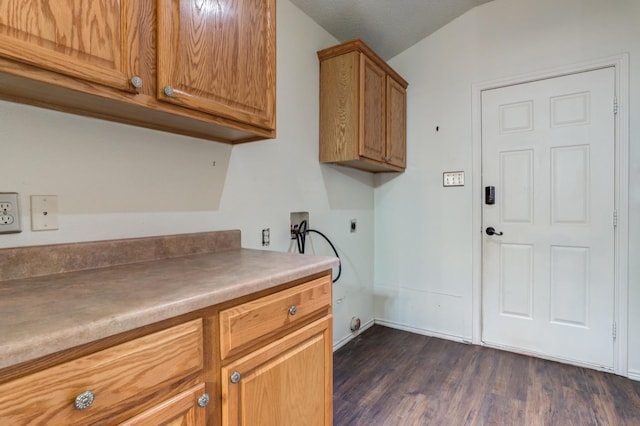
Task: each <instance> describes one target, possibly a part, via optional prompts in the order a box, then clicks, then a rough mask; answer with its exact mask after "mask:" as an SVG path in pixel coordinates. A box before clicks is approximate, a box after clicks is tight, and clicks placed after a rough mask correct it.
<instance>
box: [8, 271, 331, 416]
mask: <svg viewBox="0 0 640 426" xmlns="http://www.w3.org/2000/svg"><path fill="white" fill-rule="evenodd" d="M313 278H314V279H306V280H304V279H303V280H300V281H297V282H294V283H289V284H288V285H285V286H284V287H285V288H283V289H279V290H277V291H265V292H262V294H260V295H256V296H245V297H243V298H241V299H239V300H236V301H230V302H226V303H224V304H221V305H214V306H210V307H208V308H205V309H202V310H199V311H196V312H192V313H189V314H185V315H183V316H180V317H176V318H171V319H168V320H166V321H164V322H161V323H156V324H151V325H148V326H145V327H143V328H141V329H136V330H131V331H129V332H126V333H124V334H123V335H118V336H112V337H111V338H106V339H103V340H101V341H97V342H89V343H87V344H86V345H85V346H84V347H78V348H71V349H68V350H66V351H63V352H60V353H55V354H52V355H50V356H48V357H47V358H43V359H39V360H33V361H32V362H33V364H31V365H30V364H29V363H27V365H18V366H14V367H9V368H7V369H4V370H0V425H5V424H6V425H16V426H21V425H30V426H31V425H69V424H73V425H92V424H121V425H149V426H152V425H153V426H155V425H181V426H201V425H217V424H220V422H221V421H222V424H224V425H245V426H252V425H261V426H269V425H273V426H281V425H318V426H321V425H324V426H327V425H331V424H332V418H333V413H332V383H333V377H332V375H333V361H332V360H333V354H332V313H331V301H332V296H331V291H332V283H331V275H330V273H328V272H327V273H325V274H319V275H318V276H315V277H313Z"/></svg>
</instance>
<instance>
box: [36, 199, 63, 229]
mask: <svg viewBox="0 0 640 426" xmlns="http://www.w3.org/2000/svg"><path fill="white" fill-rule="evenodd" d="M56 229H58V196H57V195H32V196H31V230H32V231H53V230H56Z"/></svg>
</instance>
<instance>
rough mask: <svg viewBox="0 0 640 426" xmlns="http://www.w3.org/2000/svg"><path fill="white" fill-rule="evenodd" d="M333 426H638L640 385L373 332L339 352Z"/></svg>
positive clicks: (429, 340) (450, 344) (512, 356)
mask: <svg viewBox="0 0 640 426" xmlns="http://www.w3.org/2000/svg"><path fill="white" fill-rule="evenodd" d="M333 403H334V425H335V426H345V425H367V426H370V425H394V426H395V425H402V426H405V425H562V426H564V425H580V426H582V425H640V382H636V381H632V380H629V379H626V378H623V377H620V376H616V375H613V374H608V373H603V372H599V371H594V370H590V369H586V368H579V367H574V366H569V365H564V364H560V363H556V362H552V361H545V360H542V359H538V358H532V357H528V356H523V355H518V354H513V353H509V352H503V351H499V350H495V349H489V348H484V347H481V346H475V345H465V344H462V343H456V342H451V341H448V340H442V339H437V338H433V337H426V336H421V335H417V334H413V333H408V332H404V331H399V330H394V329H390V328H387V327H382V326H377V325H376V326H373V327H372V328H370V329H369V330H366V331H365V332H364V333H362V334H361V335H360V336H358V337H356V338H355V339H354V340H352V341H351V342H349V343H348V344H347V345H345V346H344V347H342V348H341V349H339V350H338V351H337V352H336V353H335V354H334V398H333Z"/></svg>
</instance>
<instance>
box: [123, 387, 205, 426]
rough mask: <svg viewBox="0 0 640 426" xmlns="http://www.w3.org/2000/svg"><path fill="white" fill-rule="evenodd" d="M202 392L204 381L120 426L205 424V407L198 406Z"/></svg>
mask: <svg viewBox="0 0 640 426" xmlns="http://www.w3.org/2000/svg"><path fill="white" fill-rule="evenodd" d="M202 394H204V383H203V384H200V385H198V386H195V387H193V388H191V389H189V390H188V391H185V392H182V393H181V394H178V395H176V396H175V397H173V398H171V399H169V400H167V401H165V402H163V403H161V404H158V405H156V406H155V407H153V408H150V409H149V410H147V411H145V412H143V413H141V414H139V415H137V416H135V417H134V418H132V419H129V420H127V421H126V422H123V423H120V426H147V425H148V426H156V425H164V426H174V425H175V426H204V425H205V424H206V415H205V414H206V413H205V409H204V407H200V406H198V398H200V396H202Z"/></svg>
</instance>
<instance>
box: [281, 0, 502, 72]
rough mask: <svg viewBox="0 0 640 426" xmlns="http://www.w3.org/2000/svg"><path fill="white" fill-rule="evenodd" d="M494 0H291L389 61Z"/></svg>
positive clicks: (326, 26) (340, 34) (335, 33)
mask: <svg viewBox="0 0 640 426" xmlns="http://www.w3.org/2000/svg"><path fill="white" fill-rule="evenodd" d="M488 1H491V0H291V2H292V3H293V4H295V5H296V6H298V7H299V8H300V9H301V10H302V11H303V12H304V13H306V14H307V15H309V16H310V17H311V18H312V19H313V20H314V21H316V22H317V23H318V24H319V25H320V26H321V27H322V28H324V29H325V30H327V31H328V32H329V33H330V34H331V35H333V36H334V37H335V38H337V39H338V40H340V42H343V41H347V40H351V39H354V38H360V39H362V41H364V42H365V43H366V44H367V45H369V47H371V48H372V49H373V50H374V51H375V52H376V53H377V54H378V55H380V57H382V59H384V60H389V59H390V58H392V57H394V56H395V55H397V54H398V53H400V52H402V51H404V50H406V49H407V48H409V47H411V46H413V45H414V44H416V43H417V42H418V41H420V40H422V39H423V38H425V37H426V36H428V35H429V34H431V33H433V32H434V31H436V30H437V29H438V28H440V27H442V26H444V25H446V24H447V23H449V22H451V21H452V20H454V19H455V18H457V17H458V16H460V15H462V14H463V13H465V12H466V11H467V10H469V9H472V8H473V7H475V6H478V5H480V4H482V3H487V2H488Z"/></svg>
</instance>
